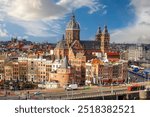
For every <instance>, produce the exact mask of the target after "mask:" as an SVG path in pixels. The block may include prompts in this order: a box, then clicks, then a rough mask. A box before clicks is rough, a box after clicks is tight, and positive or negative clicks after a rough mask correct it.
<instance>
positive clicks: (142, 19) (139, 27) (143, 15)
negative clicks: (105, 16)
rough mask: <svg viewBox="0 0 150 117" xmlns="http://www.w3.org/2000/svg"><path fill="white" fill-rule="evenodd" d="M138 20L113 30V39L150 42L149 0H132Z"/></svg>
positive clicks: (117, 40)
mask: <svg viewBox="0 0 150 117" xmlns="http://www.w3.org/2000/svg"><path fill="white" fill-rule="evenodd" d="M131 5H132V6H133V7H134V9H135V14H136V20H135V22H134V23H132V24H130V25H129V26H128V27H125V28H122V29H117V30H114V31H112V35H111V37H112V40H113V41H116V42H134V43H150V20H149V19H150V2H149V0H131Z"/></svg>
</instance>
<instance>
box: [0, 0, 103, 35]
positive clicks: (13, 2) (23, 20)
mask: <svg viewBox="0 0 150 117" xmlns="http://www.w3.org/2000/svg"><path fill="white" fill-rule="evenodd" d="M98 1H99V0H57V1H56V0H0V6H1V7H0V14H1V17H0V21H5V20H7V22H10V23H14V24H15V25H19V26H21V27H22V28H24V30H25V34H27V35H31V36H41V37H45V36H56V34H57V33H62V32H61V30H60V29H61V28H62V27H61V23H60V22H59V21H60V19H63V18H64V17H65V15H66V14H68V13H70V12H71V11H72V9H79V8H81V7H88V8H89V9H90V10H89V13H93V12H96V11H98V10H99V9H100V8H103V7H104V6H103V5H101V4H100V3H99V2H98ZM49 30H50V32H49Z"/></svg>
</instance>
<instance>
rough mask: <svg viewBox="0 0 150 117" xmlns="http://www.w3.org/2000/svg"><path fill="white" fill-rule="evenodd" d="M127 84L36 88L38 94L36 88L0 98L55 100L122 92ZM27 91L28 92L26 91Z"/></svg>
mask: <svg viewBox="0 0 150 117" xmlns="http://www.w3.org/2000/svg"><path fill="white" fill-rule="evenodd" d="M126 90H127V86H124V85H121V86H108V87H99V86H94V87H91V88H90V89H84V88H83V87H81V88H79V89H78V90H72V91H66V90H64V89H62V88H60V89H59V90H58V89H57V92H56V89H51V90H38V91H40V92H41V94H39V95H35V94H34V92H35V91H36V92H37V90H34V91H33V90H32V91H26V92H24V93H23V92H16V95H15V96H14V95H12V96H11V95H8V96H1V97H0V99H1V100H9V99H11V100H18V99H21V100H24V99H33V100H43V99H49V100H56V99H65V98H70V97H74V96H83V95H95V94H103V95H106V94H111V93H114V92H122V91H126ZM28 92H29V93H28ZM12 93H14V92H12Z"/></svg>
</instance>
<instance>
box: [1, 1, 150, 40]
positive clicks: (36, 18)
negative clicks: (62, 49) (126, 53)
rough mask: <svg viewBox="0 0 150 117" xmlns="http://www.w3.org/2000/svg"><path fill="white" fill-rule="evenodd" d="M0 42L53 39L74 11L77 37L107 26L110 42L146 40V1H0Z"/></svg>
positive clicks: (149, 9)
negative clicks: (17, 38)
mask: <svg viewBox="0 0 150 117" xmlns="http://www.w3.org/2000/svg"><path fill="white" fill-rule="evenodd" d="M0 6H1V7H0V41H2V40H9V39H10V38H11V37H12V36H17V37H19V38H26V39H27V40H31V41H36V42H45V41H48V42H52V43H54V42H57V41H59V40H60V39H61V37H62V34H64V33H65V27H66V25H67V22H68V21H69V20H70V16H71V12H72V10H74V12H75V15H76V20H77V21H78V22H79V23H80V27H81V40H91V39H94V38H95V33H96V30H97V28H98V26H101V28H102V29H103V27H104V25H107V26H108V29H109V32H110V34H111V42H119V43H120V42H121V43H124V42H126V43H133V42H134V43H137V42H144V43H147V42H148V43H149V42H150V35H149V32H150V21H149V19H150V2H149V0H26V1H22V0H13V1H12V0H0Z"/></svg>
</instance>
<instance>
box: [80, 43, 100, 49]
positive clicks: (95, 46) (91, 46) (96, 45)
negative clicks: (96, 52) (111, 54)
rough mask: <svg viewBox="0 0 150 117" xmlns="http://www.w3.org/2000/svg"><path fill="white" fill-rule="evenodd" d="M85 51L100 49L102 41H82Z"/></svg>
mask: <svg viewBox="0 0 150 117" xmlns="http://www.w3.org/2000/svg"><path fill="white" fill-rule="evenodd" d="M80 43H81V45H82V46H83V48H84V49H85V50H93V49H100V41H80Z"/></svg>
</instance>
